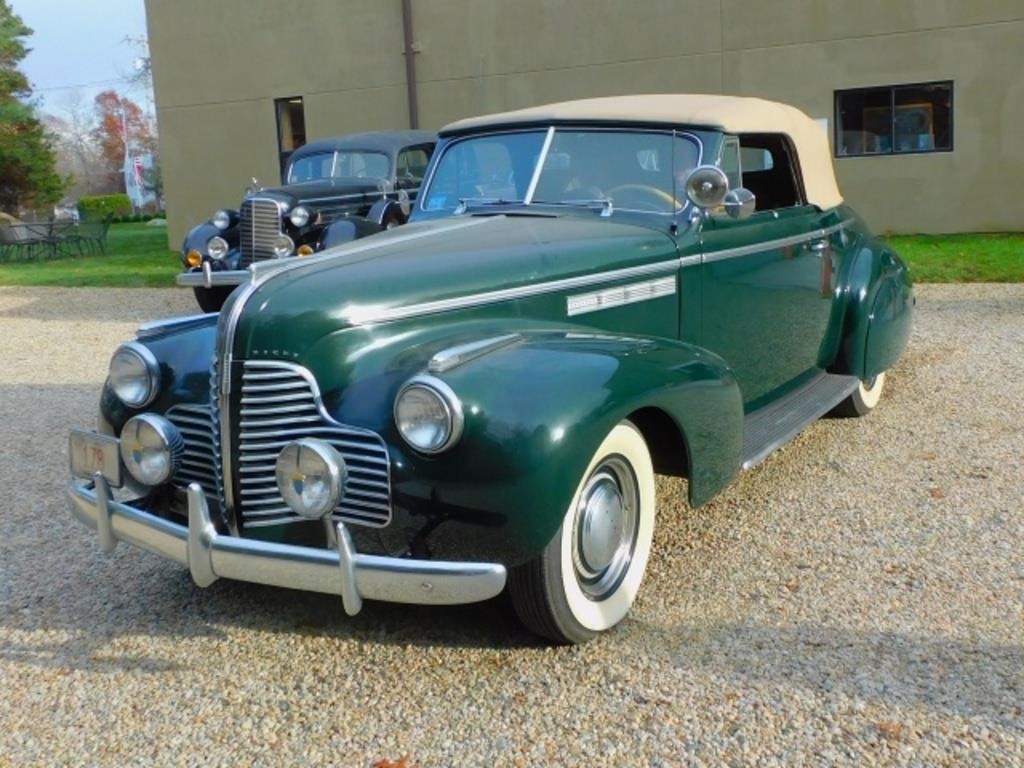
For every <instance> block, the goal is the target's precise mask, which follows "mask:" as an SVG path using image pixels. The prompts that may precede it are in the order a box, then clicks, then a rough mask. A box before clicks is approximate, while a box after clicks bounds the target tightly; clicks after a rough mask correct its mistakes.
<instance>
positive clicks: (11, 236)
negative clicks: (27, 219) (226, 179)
mask: <svg viewBox="0 0 1024 768" xmlns="http://www.w3.org/2000/svg"><path fill="white" fill-rule="evenodd" d="M50 250H51V245H50V240H49V237H48V235H47V233H46V232H45V231H43V230H40V228H39V227H38V226H34V225H32V224H2V225H0V256H2V257H3V260H4V261H7V260H9V259H11V258H12V257H13V258H14V259H15V260H21V258H23V257H27V258H29V259H35V258H39V256H40V255H42V254H46V253H48V252H49V251H50Z"/></svg>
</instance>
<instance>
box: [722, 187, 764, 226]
mask: <svg viewBox="0 0 1024 768" xmlns="http://www.w3.org/2000/svg"><path fill="white" fill-rule="evenodd" d="M724 202H725V212H726V213H727V214H729V217H730V218H733V219H745V218H747V217H748V216H750V214H752V213H753V212H754V207H755V203H756V199H755V197H754V193H753V192H751V191H750V190H749V189H744V188H743V187H738V188H736V189H730V190H729V191H728V192H727V193H726V195H725V201H724Z"/></svg>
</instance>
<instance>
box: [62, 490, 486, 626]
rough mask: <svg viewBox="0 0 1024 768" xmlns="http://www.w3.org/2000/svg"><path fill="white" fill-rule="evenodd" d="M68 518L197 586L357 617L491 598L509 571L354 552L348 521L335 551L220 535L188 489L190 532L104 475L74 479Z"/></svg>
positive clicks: (197, 494)
mask: <svg viewBox="0 0 1024 768" xmlns="http://www.w3.org/2000/svg"><path fill="white" fill-rule="evenodd" d="M68 497H69V498H70V500H71V512H72V514H74V516H75V517H77V518H78V519H79V520H81V521H82V522H83V523H85V524H86V525H88V526H89V527H90V528H93V529H94V530H95V531H96V534H97V537H98V539H99V543H100V548H101V549H102V550H103V551H104V552H110V551H111V550H113V548H114V547H115V546H116V545H117V542H118V541H124V542H127V543H128V544H132V545H133V546H136V547H141V548H142V549H148V550H149V551H150V552H155V553H156V554H158V555H161V556H162V557H166V558H167V559H168V560H174V561H175V562H178V563H181V564H182V565H184V566H187V567H188V569H189V571H191V573H192V579H193V580H194V581H195V583H196V584H198V585H199V586H200V587H208V586H210V585H211V584H212V583H213V582H215V581H216V580H217V579H218V578H225V579H236V580H238V581H251V582H255V583H257V584H269V585H271V586H275V587H288V588H291V589H303V590H307V591H311V592H324V593H327V594H334V595H341V598H342V603H343V604H344V607H345V612H346V613H348V614H349V615H350V616H354V615H355V614H357V613H358V612H359V610H360V609H361V608H362V606H363V598H366V599H368V600H384V601H387V602H393V603H416V604H421V605H457V604H461V603H475V602H479V601H481V600H487V599H489V598H492V597H494V596H496V595H497V594H499V593H500V592H501V590H502V589H504V587H505V575H506V574H505V567H504V566H502V565H498V564H495V563H462V562H448V561H434V560H410V559H405V558H397V557H381V556H378V555H364V554H360V553H358V552H356V551H355V549H354V547H353V546H352V538H351V536H349V533H348V530H347V529H346V528H345V525H344V524H343V523H338V524H337V537H336V539H337V548H336V549H317V548H314V547H299V546H295V545H292V544H277V543H272V542H266V541H257V540H255V539H245V538H240V537H237V536H224V535H221V534H219V533H217V531H216V529H215V528H214V527H213V522H212V521H211V519H210V510H209V508H208V507H207V504H206V497H205V496H204V495H203V491H202V489H201V488H200V487H199V486H198V485H197V484H195V483H193V484H192V485H190V486H189V487H188V491H187V497H188V526H187V527H186V526H183V525H179V524H178V523H173V522H170V521H169V520H164V519H163V518H160V517H157V516H156V515H152V514H150V513H148V512H145V511H143V510H141V509H137V508H135V507H132V506H130V505H128V504H122V503H120V502H117V501H114V500H113V499H112V498H111V495H110V488H109V486H108V485H107V482H106V480H104V479H103V478H102V477H97V478H95V480H94V481H92V482H91V483H86V482H83V481H81V480H72V481H71V483H70V485H69V486H68Z"/></svg>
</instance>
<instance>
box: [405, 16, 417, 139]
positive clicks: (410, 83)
mask: <svg viewBox="0 0 1024 768" xmlns="http://www.w3.org/2000/svg"><path fill="white" fill-rule="evenodd" d="M402 34H403V36H404V38H405V51H404V52H403V53H404V55H405V94H406V98H407V99H408V102H409V127H410V128H419V127H420V107H419V97H418V96H417V95H416V45H415V43H414V42H413V30H412V0H402Z"/></svg>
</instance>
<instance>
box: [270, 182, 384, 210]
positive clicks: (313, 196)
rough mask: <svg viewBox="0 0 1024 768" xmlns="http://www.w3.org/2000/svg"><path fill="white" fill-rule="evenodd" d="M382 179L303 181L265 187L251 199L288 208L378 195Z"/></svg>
mask: <svg viewBox="0 0 1024 768" xmlns="http://www.w3.org/2000/svg"><path fill="white" fill-rule="evenodd" d="M386 184H387V182H386V181H384V180H383V179H360V178H342V179H318V180H316V181H303V182H301V183H298V184H285V185H283V186H280V187H267V188H266V189H261V190H260V191H259V192H257V193H255V194H254V195H252V197H270V198H273V199H275V200H280V201H282V202H284V203H287V204H288V206H289V207H291V206H294V205H298V204H299V203H303V202H307V201H311V200H318V199H321V198H337V197H341V196H343V195H351V194H366V193H370V192H372V193H380V191H381V187H382V186H386Z"/></svg>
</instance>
